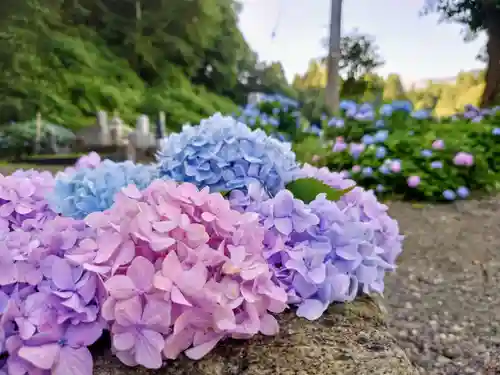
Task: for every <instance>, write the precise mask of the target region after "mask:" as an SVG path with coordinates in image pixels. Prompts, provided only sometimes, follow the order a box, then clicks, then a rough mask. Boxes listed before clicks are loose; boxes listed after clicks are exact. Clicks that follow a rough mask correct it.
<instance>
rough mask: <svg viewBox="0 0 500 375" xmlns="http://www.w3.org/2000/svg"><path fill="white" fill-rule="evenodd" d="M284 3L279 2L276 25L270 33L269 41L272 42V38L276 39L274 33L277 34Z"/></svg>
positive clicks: (282, 0)
mask: <svg viewBox="0 0 500 375" xmlns="http://www.w3.org/2000/svg"><path fill="white" fill-rule="evenodd" d="M284 3H285V2H284V0H281V1H280V6H279V8H278V17H277V18H276V23H275V25H274V28H273V31H272V33H271V40H274V38H276V33H277V32H278V27H279V26H280V23H281V18H282V16H283V9H284V6H283V5H284Z"/></svg>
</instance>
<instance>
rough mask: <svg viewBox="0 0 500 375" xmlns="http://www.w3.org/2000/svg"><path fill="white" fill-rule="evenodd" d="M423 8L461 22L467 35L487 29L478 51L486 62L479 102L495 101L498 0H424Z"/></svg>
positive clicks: (499, 85)
mask: <svg viewBox="0 0 500 375" xmlns="http://www.w3.org/2000/svg"><path fill="white" fill-rule="evenodd" d="M424 12H425V13H429V12H437V13H439V14H441V16H442V20H446V21H452V22H456V23H459V24H461V25H464V26H465V28H466V31H467V34H466V39H472V38H474V37H475V36H476V35H477V33H478V32H479V31H486V34H487V36H488V42H487V45H486V48H485V50H484V51H480V53H479V57H480V59H481V60H483V61H487V64H488V66H487V70H486V77H485V78H486V80H485V86H484V91H483V94H482V98H481V104H482V105H483V106H484V107H489V106H492V105H493V104H495V102H496V101H497V100H498V96H499V94H500V0H426V3H425V7H424Z"/></svg>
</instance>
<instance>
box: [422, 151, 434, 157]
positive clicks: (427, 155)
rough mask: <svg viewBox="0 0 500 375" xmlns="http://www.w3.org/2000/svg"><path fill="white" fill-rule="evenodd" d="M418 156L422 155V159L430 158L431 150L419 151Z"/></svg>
mask: <svg viewBox="0 0 500 375" xmlns="http://www.w3.org/2000/svg"><path fill="white" fill-rule="evenodd" d="M420 155H422V156H423V157H424V158H430V157H431V156H432V151H431V150H422V151H420Z"/></svg>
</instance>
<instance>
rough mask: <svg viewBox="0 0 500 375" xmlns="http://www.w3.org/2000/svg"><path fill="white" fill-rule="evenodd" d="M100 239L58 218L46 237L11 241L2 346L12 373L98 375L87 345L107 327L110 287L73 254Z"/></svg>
mask: <svg viewBox="0 0 500 375" xmlns="http://www.w3.org/2000/svg"><path fill="white" fill-rule="evenodd" d="M93 234H94V233H93V231H91V230H90V229H89V228H87V227H86V226H85V224H84V223H83V222H81V221H75V220H73V219H69V218H62V217H56V218H55V219H53V220H50V221H47V222H46V223H44V224H43V225H41V226H40V227H39V231H35V230H31V231H29V232H28V231H21V230H18V231H14V232H10V233H7V234H5V235H4V238H3V241H2V242H1V243H0V254H1V257H2V260H1V263H0V301H3V303H2V306H3V311H2V316H1V319H0V332H1V333H2V335H1V340H0V348H1V349H2V351H3V352H4V353H5V354H7V355H8V357H7V360H6V363H5V366H6V368H7V371H8V373H9V374H10V373H12V374H25V373H28V374H42V375H45V374H65V375H66V374H68V375H81V374H83V375H91V374H92V356H91V354H90V352H89V351H88V349H87V346H89V345H91V344H93V343H94V342H95V341H96V340H97V339H98V338H99V337H100V336H101V333H102V330H103V329H104V328H105V324H104V321H103V320H102V319H101V317H100V309H101V306H102V303H103V300H104V292H105V290H104V285H103V284H102V282H101V279H100V278H99V277H98V275H97V274H95V273H93V272H92V271H89V270H88V269H85V268H84V267H82V266H81V265H79V264H78V263H77V262H75V261H73V260H72V259H71V257H67V256H68V255H70V254H71V253H78V252H79V249H80V247H81V246H85V242H86V241H87V242H88V241H91V242H92V241H93V239H92V238H94V236H93ZM6 298H7V299H6Z"/></svg>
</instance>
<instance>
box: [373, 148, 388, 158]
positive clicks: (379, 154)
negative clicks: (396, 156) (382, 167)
mask: <svg viewBox="0 0 500 375" xmlns="http://www.w3.org/2000/svg"><path fill="white" fill-rule="evenodd" d="M386 155H387V149H386V148H385V147H383V146H380V147H377V151H376V152H375V156H376V158H377V159H383V158H385V156H386Z"/></svg>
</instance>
